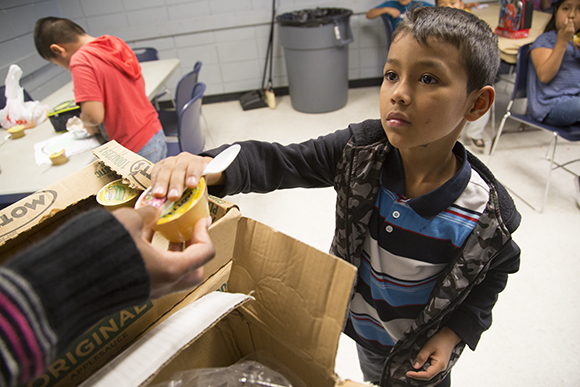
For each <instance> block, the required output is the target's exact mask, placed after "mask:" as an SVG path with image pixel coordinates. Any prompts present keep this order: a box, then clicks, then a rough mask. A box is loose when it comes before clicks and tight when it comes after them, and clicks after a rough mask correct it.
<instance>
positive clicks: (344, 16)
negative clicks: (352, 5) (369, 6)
mask: <svg viewBox="0 0 580 387" xmlns="http://www.w3.org/2000/svg"><path fill="white" fill-rule="evenodd" d="M350 15H352V10H350V9H346V8H314V9H302V10H300V11H293V12H287V13H283V14H282V15H279V16H278V17H277V18H276V21H277V22H278V23H280V25H282V26H294V27H318V26H322V25H325V24H330V23H333V22H335V21H337V22H340V21H347V20H348V18H349V17H350Z"/></svg>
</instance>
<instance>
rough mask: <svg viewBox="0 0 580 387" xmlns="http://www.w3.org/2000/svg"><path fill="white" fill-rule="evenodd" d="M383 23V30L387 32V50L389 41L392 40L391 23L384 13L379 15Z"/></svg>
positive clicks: (389, 45)
mask: <svg viewBox="0 0 580 387" xmlns="http://www.w3.org/2000/svg"><path fill="white" fill-rule="evenodd" d="M381 19H382V20H383V24H384V25H385V31H386V33H387V50H388V49H389V48H390V47H391V41H392V40H393V24H392V23H391V21H390V20H389V17H388V16H387V15H386V14H382V15H381Z"/></svg>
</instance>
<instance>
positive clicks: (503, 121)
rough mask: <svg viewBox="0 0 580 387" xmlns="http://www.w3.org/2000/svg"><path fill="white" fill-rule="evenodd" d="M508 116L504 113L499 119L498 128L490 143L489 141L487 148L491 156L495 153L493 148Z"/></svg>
mask: <svg viewBox="0 0 580 387" xmlns="http://www.w3.org/2000/svg"><path fill="white" fill-rule="evenodd" d="M509 116H510V114H509V113H506V114H505V115H504V116H503V118H502V119H501V123H500V124H499V129H498V131H497V133H496V134H495V137H494V138H493V140H492V143H491V149H490V150H489V155H490V156H493V154H494V153H495V148H496V147H497V143H498V142H499V137H500V136H501V132H502V131H503V127H504V126H505V122H506V120H507V119H508V117H509Z"/></svg>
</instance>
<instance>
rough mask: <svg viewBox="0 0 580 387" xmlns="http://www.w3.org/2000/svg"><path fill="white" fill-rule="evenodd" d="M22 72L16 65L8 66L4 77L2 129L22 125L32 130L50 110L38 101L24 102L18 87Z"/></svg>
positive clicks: (20, 88)
mask: <svg viewBox="0 0 580 387" xmlns="http://www.w3.org/2000/svg"><path fill="white" fill-rule="evenodd" d="M21 76H22V70H21V69H20V67H18V65H15V64H13V65H10V68H9V69H8V75H7V76H6V82H5V85H6V106H5V107H4V109H2V110H0V125H2V127H3V128H6V129H8V128H11V127H13V126H16V125H24V127H25V128H33V127H34V126H36V125H37V124H40V123H41V122H42V121H44V120H46V115H47V113H48V111H49V110H50V107H49V106H48V105H42V104H41V103H40V102H39V101H26V102H24V91H23V90H22V87H20V77H21Z"/></svg>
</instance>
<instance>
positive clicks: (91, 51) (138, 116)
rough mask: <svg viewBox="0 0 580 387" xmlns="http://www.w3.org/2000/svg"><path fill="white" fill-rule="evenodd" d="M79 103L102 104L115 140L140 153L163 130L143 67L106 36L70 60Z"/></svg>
mask: <svg viewBox="0 0 580 387" xmlns="http://www.w3.org/2000/svg"><path fill="white" fill-rule="evenodd" d="M70 70H71V74H72V79H73V85H74V93H75V101H76V103H77V104H80V103H81V102H87V101H99V102H101V103H102V104H103V106H104V108H105V120H104V126H105V130H106V131H107V135H108V136H109V137H110V139H111V140H115V141H117V142H118V143H119V144H121V145H123V146H124V147H126V148H128V149H130V150H132V151H133V152H138V151H139V150H141V148H143V146H144V145H145V144H146V143H147V142H148V141H149V140H150V139H151V137H153V136H154V135H155V134H156V133H157V132H158V131H159V130H161V123H160V122H159V118H158V114H157V111H156V110H155V108H154V107H153V105H152V104H151V102H150V101H149V99H148V98H147V95H146V94H145V82H144V80H143V76H142V75H141V66H140V65H139V61H138V60H137V58H136V57H135V54H134V53H133V50H131V48H130V47H129V46H128V45H127V44H126V43H125V42H123V41H122V40H121V39H119V38H116V37H114V36H109V35H103V36H101V37H98V38H96V39H95V40H94V41H92V42H89V43H86V44H84V45H82V46H81V48H80V49H79V50H78V51H77V52H75V53H74V54H73V55H72V57H71V60H70Z"/></svg>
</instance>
